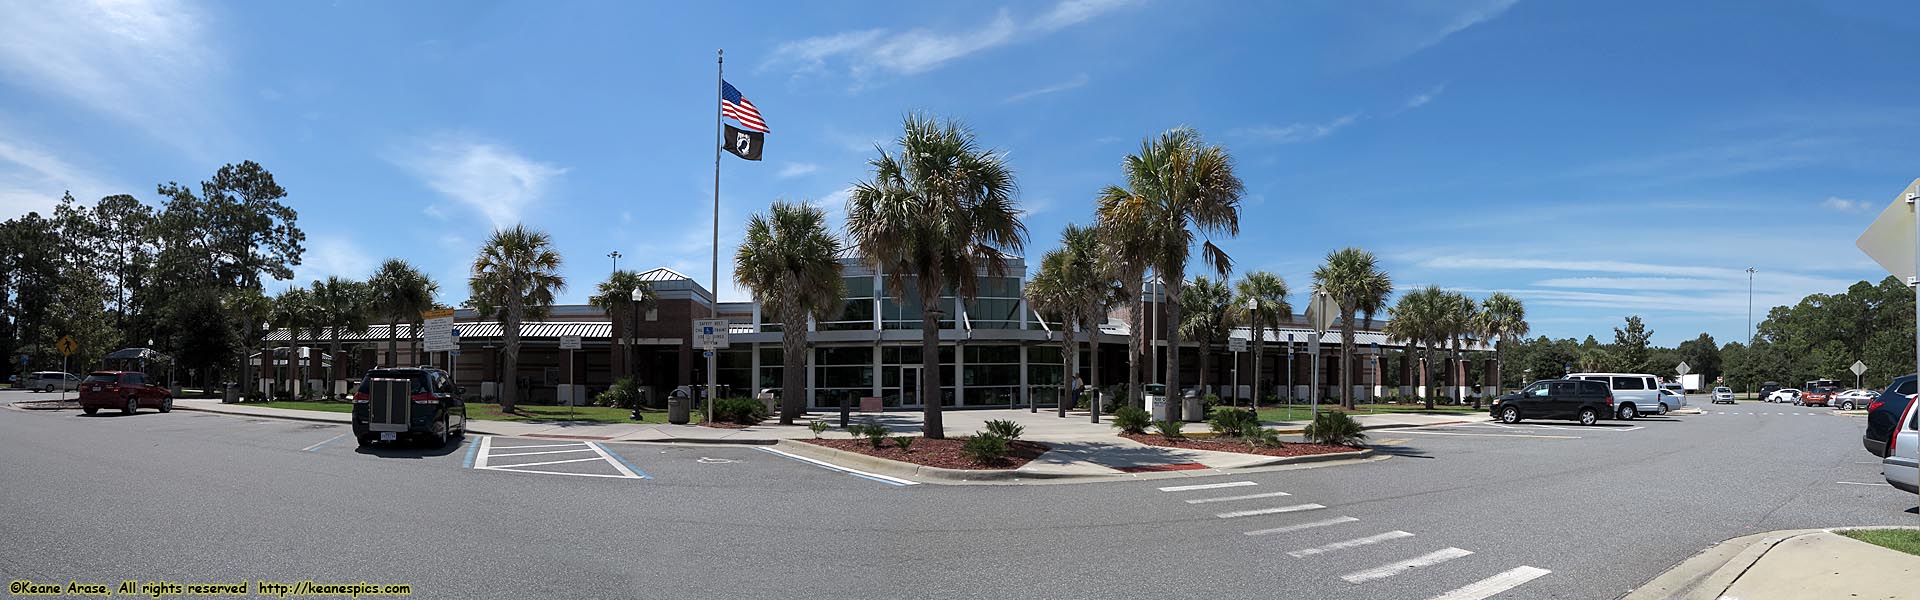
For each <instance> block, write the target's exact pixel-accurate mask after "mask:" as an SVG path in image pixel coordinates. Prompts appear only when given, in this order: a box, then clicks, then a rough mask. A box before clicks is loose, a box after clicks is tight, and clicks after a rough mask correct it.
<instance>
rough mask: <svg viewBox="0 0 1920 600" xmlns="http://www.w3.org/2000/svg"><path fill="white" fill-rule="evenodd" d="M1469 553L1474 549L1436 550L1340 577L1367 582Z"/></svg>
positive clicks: (1356, 581)
mask: <svg viewBox="0 0 1920 600" xmlns="http://www.w3.org/2000/svg"><path fill="white" fill-rule="evenodd" d="M1469 554H1473V551H1472V550H1461V549H1459V548H1447V549H1444V550H1435V551H1433V552H1428V553H1426V554H1422V555H1420V556H1415V557H1413V558H1409V559H1406V560H1403V561H1400V562H1396V563H1389V564H1384V565H1380V566H1378V567H1374V568H1371V569H1367V570H1364V571H1354V572H1352V573H1348V574H1346V575H1341V576H1340V578H1341V579H1345V580H1347V583H1366V582H1368V581H1373V580H1375V579H1386V578H1388V577H1392V576H1395V575H1399V574H1401V573H1405V572H1407V571H1411V570H1414V569H1418V568H1420V567H1431V566H1433V565H1437V564H1440V563H1443V562H1447V561H1449V560H1453V559H1456V558H1460V557H1462V556H1466V555H1469Z"/></svg>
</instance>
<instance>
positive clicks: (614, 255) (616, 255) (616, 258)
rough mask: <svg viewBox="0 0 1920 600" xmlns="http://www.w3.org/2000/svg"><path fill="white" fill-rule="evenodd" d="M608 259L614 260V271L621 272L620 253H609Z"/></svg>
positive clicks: (616, 251) (617, 251)
mask: <svg viewBox="0 0 1920 600" xmlns="http://www.w3.org/2000/svg"><path fill="white" fill-rule="evenodd" d="M607 258H611V259H613V270H614V271H615V272H619V271H620V251H619V250H615V251H612V252H608V253H607Z"/></svg>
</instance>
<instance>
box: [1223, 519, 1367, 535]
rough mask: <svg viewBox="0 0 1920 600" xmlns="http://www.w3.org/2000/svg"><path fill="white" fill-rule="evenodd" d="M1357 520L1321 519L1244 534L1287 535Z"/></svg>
mask: <svg viewBox="0 0 1920 600" xmlns="http://www.w3.org/2000/svg"><path fill="white" fill-rule="evenodd" d="M1358 520H1359V519H1355V518H1353V517H1334V518H1331V519H1323V520H1319V521H1313V522H1310V523H1301V524H1299V525H1288V526H1286V527H1275V528H1273V529H1257V530H1254V531H1249V532H1246V534H1247V535H1271V534H1275V533H1288V532H1293V531H1300V530H1303V529H1313V528H1315V527H1326V526H1328V525H1339V524H1341V523H1352V522H1354V521H1358Z"/></svg>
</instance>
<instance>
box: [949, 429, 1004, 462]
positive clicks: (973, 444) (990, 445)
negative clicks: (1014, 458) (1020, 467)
mask: <svg viewBox="0 0 1920 600" xmlns="http://www.w3.org/2000/svg"><path fill="white" fill-rule="evenodd" d="M960 452H961V453H963V454H966V455H967V458H971V459H973V462H976V463H980V464H983V465H991V464H995V463H998V462H1000V460H1001V459H1004V458H1006V457H1007V438H1003V437H1000V436H997V435H993V434H991V433H976V434H974V435H973V437H970V438H967V443H966V445H964V446H961V447H960Z"/></svg>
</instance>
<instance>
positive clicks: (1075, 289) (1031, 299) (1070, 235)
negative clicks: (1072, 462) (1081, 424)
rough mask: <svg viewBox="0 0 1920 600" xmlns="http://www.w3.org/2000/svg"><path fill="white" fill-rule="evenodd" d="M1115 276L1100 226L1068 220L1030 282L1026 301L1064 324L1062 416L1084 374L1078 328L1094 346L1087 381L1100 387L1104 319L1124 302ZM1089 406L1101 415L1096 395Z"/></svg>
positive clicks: (1061, 351)
mask: <svg viewBox="0 0 1920 600" xmlns="http://www.w3.org/2000/svg"><path fill="white" fill-rule="evenodd" d="M1114 277H1115V275H1114V262H1113V260H1112V255H1111V252H1110V251H1109V249H1108V248H1107V246H1106V245H1105V244H1104V243H1103V240H1102V238H1101V235H1100V232H1099V230H1097V229H1095V228H1092V227H1081V226H1078V225H1072V224H1069V225H1067V227H1066V229H1065V230H1064V231H1062V232H1061V233H1060V247H1059V248H1057V249H1054V250H1053V251H1050V252H1048V253H1047V254H1046V256H1045V257H1043V258H1042V259H1041V261H1040V271H1039V273H1038V274H1036V275H1034V277H1033V280H1032V281H1029V282H1027V287H1026V296H1027V305H1028V306H1030V307H1032V308H1033V310H1034V311H1036V312H1039V313H1041V314H1043V315H1045V316H1049V317H1053V319H1054V321H1055V322H1057V323H1059V324H1060V330H1061V342H1062V343H1061V348H1060V373H1061V375H1060V382H1061V396H1060V401H1059V403H1058V405H1059V416H1062V417H1065V416H1067V409H1068V408H1069V407H1068V406H1067V405H1068V404H1069V403H1071V401H1072V400H1071V395H1070V394H1069V393H1068V390H1069V388H1068V387H1067V386H1068V385H1070V384H1071V382H1072V378H1073V375H1074V374H1076V373H1079V372H1080V367H1079V364H1078V363H1079V357H1080V351H1079V345H1078V344H1079V342H1078V341H1076V338H1077V337H1078V336H1076V335H1075V334H1076V332H1078V331H1085V332H1086V333H1087V338H1088V339H1087V342H1088V344H1089V345H1090V346H1091V351H1090V352H1089V353H1088V355H1089V358H1090V359H1091V362H1092V365H1091V367H1090V368H1089V375H1090V377H1089V378H1088V380H1087V382H1088V385H1089V386H1090V387H1091V388H1092V389H1094V390H1099V389H1100V322H1101V321H1102V320H1104V317H1105V316H1106V311H1107V307H1108V306H1111V305H1112V304H1113V303H1114V302H1116V301H1117V300H1119V296H1118V294H1117V293H1116V291H1115V288H1116V286H1115V282H1114ZM1088 406H1089V410H1088V412H1090V413H1091V414H1092V416H1093V417H1094V418H1095V419H1098V418H1099V415H1100V405H1099V403H1098V401H1097V399H1092V400H1090V401H1089V402H1088Z"/></svg>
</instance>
